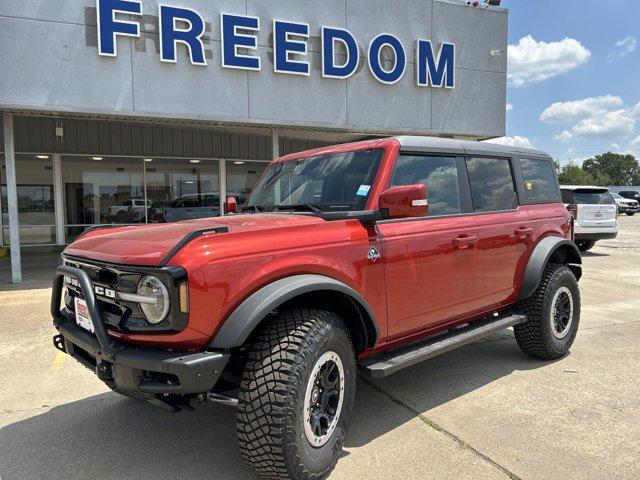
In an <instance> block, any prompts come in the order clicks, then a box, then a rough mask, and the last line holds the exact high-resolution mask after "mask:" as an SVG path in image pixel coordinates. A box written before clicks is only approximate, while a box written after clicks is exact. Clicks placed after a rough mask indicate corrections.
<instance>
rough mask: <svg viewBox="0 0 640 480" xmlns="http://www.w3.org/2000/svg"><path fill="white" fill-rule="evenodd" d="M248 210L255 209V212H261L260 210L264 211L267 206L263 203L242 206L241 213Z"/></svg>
mask: <svg viewBox="0 0 640 480" xmlns="http://www.w3.org/2000/svg"><path fill="white" fill-rule="evenodd" d="M248 210H253V211H254V212H255V213H260V212H264V210H265V208H264V207H263V206H262V205H248V206H245V207H242V210H240V213H244V212H246V211H248Z"/></svg>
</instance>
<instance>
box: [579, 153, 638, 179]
mask: <svg viewBox="0 0 640 480" xmlns="http://www.w3.org/2000/svg"><path fill="white" fill-rule="evenodd" d="M582 169H583V170H584V171H585V172H586V173H588V174H589V175H591V177H592V178H593V179H594V181H596V182H603V181H605V180H608V183H597V184H598V185H621V186H624V185H634V183H635V182H637V181H638V180H640V164H638V160H636V158H635V157H634V156H633V155H628V154H627V155H623V154H620V153H613V152H606V153H603V154H601V155H596V156H595V157H593V158H589V159H587V160H585V161H584V163H583V164H582Z"/></svg>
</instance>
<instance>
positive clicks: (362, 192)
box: [356, 185, 371, 197]
mask: <svg viewBox="0 0 640 480" xmlns="http://www.w3.org/2000/svg"><path fill="white" fill-rule="evenodd" d="M369 190H371V185H360V188H358V191H357V192H356V195H357V196H359V197H366V196H367V195H368V194H369Z"/></svg>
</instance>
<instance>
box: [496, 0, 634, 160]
mask: <svg viewBox="0 0 640 480" xmlns="http://www.w3.org/2000/svg"><path fill="white" fill-rule="evenodd" d="M501 6H503V7H506V8H508V9H509V62H508V63H509V73H508V77H507V78H508V80H507V137H505V138H502V139H500V140H499V142H501V143H507V144H510V145H518V146H526V147H530V146H533V147H534V148H539V149H541V150H544V151H546V152H548V153H550V154H551V155H553V157H554V158H555V159H556V160H557V161H559V162H560V163H561V164H562V165H565V164H567V163H569V162H570V161H573V162H574V163H577V164H581V163H582V161H583V160H584V159H586V158H589V157H592V156H594V155H597V154H599V153H603V152H606V151H613V152H617V153H632V154H635V155H636V156H637V157H638V158H639V159H640V0H606V1H605V0H503V1H502V5H501ZM494 141H495V140H494Z"/></svg>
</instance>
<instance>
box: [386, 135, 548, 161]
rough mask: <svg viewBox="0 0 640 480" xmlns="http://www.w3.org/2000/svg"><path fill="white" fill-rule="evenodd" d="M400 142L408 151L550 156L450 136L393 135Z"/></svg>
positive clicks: (530, 149) (534, 151) (524, 149)
mask: <svg viewBox="0 0 640 480" xmlns="http://www.w3.org/2000/svg"><path fill="white" fill-rule="evenodd" d="M394 138H395V139H396V140H397V141H398V142H400V147H401V149H402V150H410V151H425V152H433V153H438V152H442V153H459V154H462V155H464V154H467V155H469V154H471V155H492V154H494V155H495V154H502V155H514V154H517V155H535V156H537V157H547V158H551V157H550V155H549V154H547V153H545V152H543V151H542V150H535V149H532V148H521V147H509V146H507V145H500V144H498V143H491V142H490V141H486V142H474V141H470V140H455V139H451V138H440V137H421V136H410V135H403V136H399V137H394Z"/></svg>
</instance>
